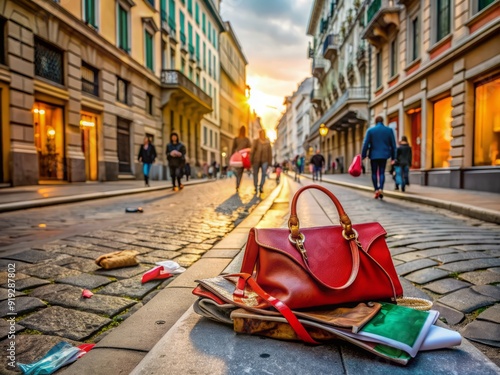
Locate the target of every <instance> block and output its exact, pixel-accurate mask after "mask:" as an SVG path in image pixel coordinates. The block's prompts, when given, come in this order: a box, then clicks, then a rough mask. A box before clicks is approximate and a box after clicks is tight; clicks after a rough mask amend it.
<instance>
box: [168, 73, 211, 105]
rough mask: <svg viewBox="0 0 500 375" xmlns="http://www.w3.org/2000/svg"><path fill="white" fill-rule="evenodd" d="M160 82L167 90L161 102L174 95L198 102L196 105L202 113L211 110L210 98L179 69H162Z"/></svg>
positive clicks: (186, 100) (181, 98) (183, 99)
mask: <svg viewBox="0 0 500 375" xmlns="http://www.w3.org/2000/svg"><path fill="white" fill-rule="evenodd" d="M161 83H162V88H163V89H165V90H166V91H167V92H168V95H166V97H165V98H164V99H165V100H164V101H165V103H162V104H166V102H168V100H170V98H171V97H172V95H175V97H176V98H177V99H179V100H181V101H185V102H194V103H196V104H198V105H197V106H196V107H197V108H198V109H199V110H200V111H201V112H203V113H208V112H211V111H212V98H210V96H209V95H207V94H206V93H205V92H203V90H202V89H201V88H199V87H198V86H197V85H196V84H195V83H194V82H193V81H191V80H190V79H189V78H188V77H186V76H185V75H184V74H182V73H181V72H180V71H178V70H162V72H161ZM162 101H163V99H162Z"/></svg>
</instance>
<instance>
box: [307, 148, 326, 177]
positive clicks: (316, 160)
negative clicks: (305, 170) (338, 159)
mask: <svg viewBox="0 0 500 375" xmlns="http://www.w3.org/2000/svg"><path fill="white" fill-rule="evenodd" d="M310 163H311V164H312V166H313V181H314V180H316V181H318V175H319V180H320V181H323V168H324V167H325V158H324V157H323V155H321V153H320V150H316V154H314V155H313V157H312V158H311V161H310Z"/></svg>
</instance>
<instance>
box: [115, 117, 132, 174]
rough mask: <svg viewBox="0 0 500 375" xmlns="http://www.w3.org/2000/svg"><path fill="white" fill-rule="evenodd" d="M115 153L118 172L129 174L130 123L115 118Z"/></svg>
mask: <svg viewBox="0 0 500 375" xmlns="http://www.w3.org/2000/svg"><path fill="white" fill-rule="evenodd" d="M116 131H117V134H116V140H117V153H118V172H122V173H130V172H131V171H132V169H131V157H130V153H131V150H130V121H128V120H125V119H123V118H120V117H118V118H117V127H116Z"/></svg>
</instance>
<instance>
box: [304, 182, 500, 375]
mask: <svg viewBox="0 0 500 375" xmlns="http://www.w3.org/2000/svg"><path fill="white" fill-rule="evenodd" d="M308 183H309V182H308ZM324 185H325V186H326V187H327V188H328V189H330V190H331V191H332V192H334V193H335V195H336V196H337V197H338V198H339V200H340V202H341V203H342V205H343V206H344V208H345V210H346V212H347V214H348V215H349V217H350V218H351V220H352V221H353V223H363V222H369V221H379V222H380V223H381V224H382V225H383V227H384V228H385V230H386V231H387V243H388V246H389V249H390V250H391V253H392V255H393V262H394V265H395V266H396V270H397V272H398V274H399V275H400V276H401V278H402V281H403V287H404V285H405V284H408V283H410V282H411V283H413V284H414V285H415V286H417V288H418V289H419V290H420V291H421V295H420V296H416V297H424V298H425V297H428V296H429V297H431V298H432V299H433V300H434V307H433V308H434V309H436V310H438V311H439V312H440V318H441V320H443V321H444V322H445V323H447V324H448V325H449V326H450V327H452V328H453V329H455V330H457V331H459V332H460V333H461V334H462V335H463V336H464V337H466V338H468V339H469V340H472V341H473V343H474V345H475V346H477V347H478V348H479V349H480V350H481V351H483V352H484V353H485V354H486V355H487V356H489V357H490V358H491V359H492V360H493V361H494V362H495V363H496V364H497V365H500V351H499V350H498V345H499V337H500V320H499V317H500V304H499V302H500V228H499V226H498V225H496V224H490V223H486V222H483V221H481V220H476V219H472V218H468V217H465V216H462V215H459V214H454V213H452V212H450V211H447V210H443V209H439V208H433V207H429V206H425V205H420V204H415V203H410V202H406V201H399V200H395V199H384V200H383V201H381V200H374V199H373V198H372V193H360V192H354V191H352V190H350V189H345V188H343V187H339V186H332V185H330V184H324ZM314 195H315V197H317V199H318V200H319V202H320V204H321V205H322V207H323V208H324V210H325V211H326V213H327V214H328V216H329V217H330V218H336V217H337V216H338V214H337V211H336V210H335V207H334V206H333V204H332V203H331V202H330V201H329V199H328V198H327V197H326V196H324V195H322V194H321V193H314ZM485 344H487V345H485Z"/></svg>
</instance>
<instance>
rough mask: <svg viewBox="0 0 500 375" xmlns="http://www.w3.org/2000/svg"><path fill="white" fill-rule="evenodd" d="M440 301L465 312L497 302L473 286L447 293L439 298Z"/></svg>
mask: <svg viewBox="0 0 500 375" xmlns="http://www.w3.org/2000/svg"><path fill="white" fill-rule="evenodd" d="M438 301H439V302H441V303H442V304H444V305H447V306H450V307H453V308H454V309H456V310H459V311H462V312H464V313H470V312H472V311H474V310H477V309H479V308H481V307H485V306H490V305H493V304H494V303H495V302H496V300H495V299H494V298H491V297H488V296H485V295H483V294H479V293H477V292H475V291H473V290H472V289H471V288H467V289H460V290H458V291H456V292H453V293H450V294H447V295H446V296H444V297H441V298H439V299H438Z"/></svg>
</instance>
